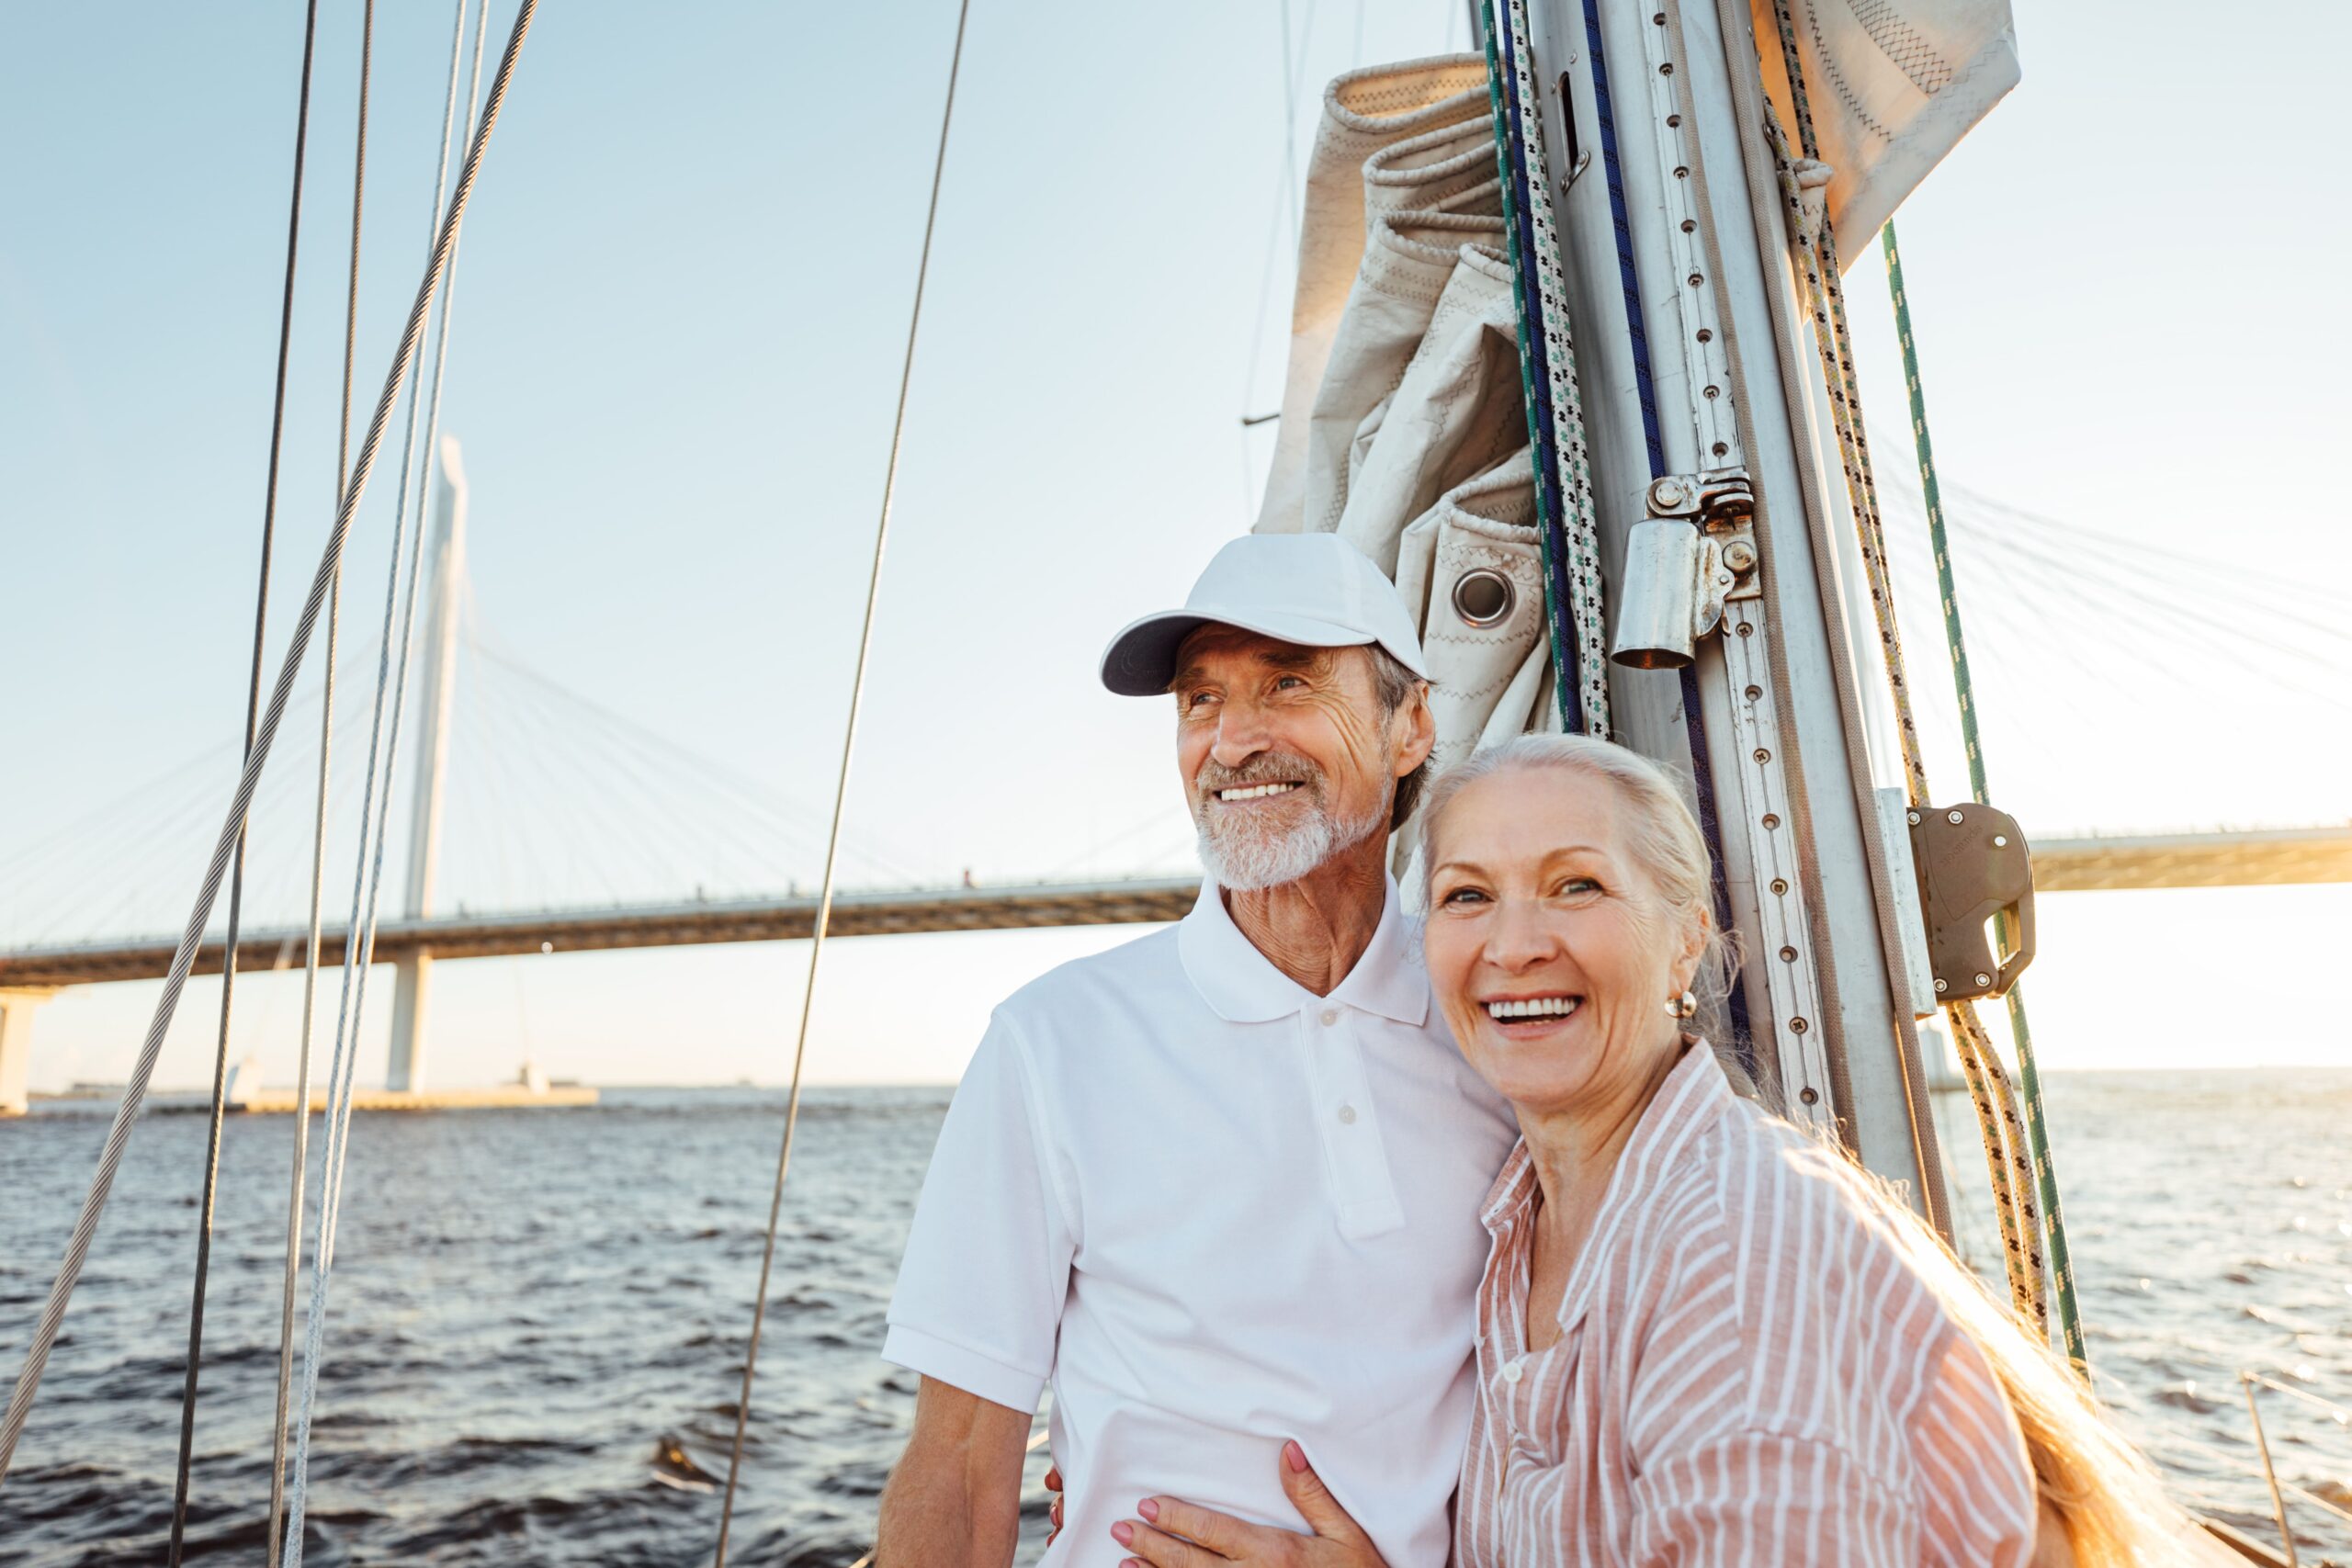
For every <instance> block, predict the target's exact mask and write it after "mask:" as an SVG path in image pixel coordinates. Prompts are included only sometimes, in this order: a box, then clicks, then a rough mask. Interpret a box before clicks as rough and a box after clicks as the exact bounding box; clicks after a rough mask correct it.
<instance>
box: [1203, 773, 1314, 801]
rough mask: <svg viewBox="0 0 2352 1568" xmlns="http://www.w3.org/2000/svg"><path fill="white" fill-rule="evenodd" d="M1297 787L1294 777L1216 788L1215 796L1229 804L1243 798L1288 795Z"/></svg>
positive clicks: (1259, 798) (1258, 798) (1253, 798)
mask: <svg viewBox="0 0 2352 1568" xmlns="http://www.w3.org/2000/svg"><path fill="white" fill-rule="evenodd" d="M1298 787H1299V783H1298V781H1297V780H1295V779H1288V780H1283V781H1280V782H1277V783H1273V784H1235V785H1234V786H1233V787H1232V788H1230V789H1221V790H1218V791H1217V792H1216V797H1217V799H1219V800H1221V801H1223V802H1225V803H1226V804H1227V805H1228V806H1231V805H1236V804H1238V803H1239V802H1241V801H1245V800H1267V799H1271V798H1272V796H1274V795H1288V794H1289V793H1290V792H1291V791H1293V790H1295V789H1296V788H1298Z"/></svg>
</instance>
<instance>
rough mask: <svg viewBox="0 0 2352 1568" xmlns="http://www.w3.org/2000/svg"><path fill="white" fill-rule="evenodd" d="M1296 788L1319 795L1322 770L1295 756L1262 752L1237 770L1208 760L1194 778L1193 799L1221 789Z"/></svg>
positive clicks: (1289, 753) (1213, 793)
mask: <svg viewBox="0 0 2352 1568" xmlns="http://www.w3.org/2000/svg"><path fill="white" fill-rule="evenodd" d="M1251 784H1298V785H1300V786H1301V787H1303V788H1306V789H1310V790H1314V791H1316V792H1317V793H1318V794H1319V793H1320V792H1321V790H1322V787H1323V770H1322V769H1321V768H1318V767H1317V766H1316V765H1315V764H1314V763H1313V762H1310V761H1307V760H1306V758H1304V757H1301V756H1299V755H1297V754H1296V753H1295V752H1287V751H1261V752H1260V753H1259V754H1258V755H1257V756H1255V757H1252V758H1250V760H1249V761H1246V762H1244V763H1242V764H1241V765H1240V766H1239V767H1238V768H1228V767H1227V766H1226V765H1225V764H1224V763H1222V762H1220V761H1216V759H1215V758H1210V759H1208V760H1207V761H1204V762H1203V763H1202V764H1201V769H1200V772H1198V773H1194V774H1193V795H1194V796H1195V798H1197V799H1199V800H1202V801H1205V800H1207V799H1208V797H1209V796H1210V795H1215V794H1216V792H1217V791H1219V790H1221V789H1246V788H1248V787H1249V786H1250V785H1251Z"/></svg>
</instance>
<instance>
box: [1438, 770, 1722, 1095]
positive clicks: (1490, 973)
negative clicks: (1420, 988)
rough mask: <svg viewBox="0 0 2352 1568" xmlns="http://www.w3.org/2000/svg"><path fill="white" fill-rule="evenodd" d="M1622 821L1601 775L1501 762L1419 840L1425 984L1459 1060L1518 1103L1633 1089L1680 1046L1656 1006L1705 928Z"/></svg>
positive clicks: (1686, 973) (1679, 985) (1677, 988)
mask: <svg viewBox="0 0 2352 1568" xmlns="http://www.w3.org/2000/svg"><path fill="white" fill-rule="evenodd" d="M1619 815H1620V812H1619V807H1618V804H1617V795H1616V792H1615V790H1614V789H1613V788H1612V787H1611V785H1610V784H1609V783H1608V782H1607V781H1606V780H1604V779H1600V778H1595V777H1592V776H1591V775H1589V774H1585V773H1568V772H1565V771H1561V770H1556V769H1549V768H1507V769H1505V770H1504V771H1502V772H1501V773H1494V774H1490V775H1489V776H1487V777H1486V778H1483V779H1480V780H1478V781H1477V782H1476V783H1475V784H1470V785H1468V786H1467V787H1465V788H1464V790H1463V791H1462V793H1461V794H1460V795H1456V796H1454V798H1453V805H1452V807H1451V808H1450V809H1449V810H1448V811H1447V812H1446V814H1445V819H1444V823H1443V825H1442V830H1441V832H1440V834H1439V836H1438V838H1437V840H1436V841H1434V842H1433V843H1432V844H1431V845H1430V853H1431V854H1432V856H1433V857H1434V858H1435V863H1434V868H1433V871H1432V874H1431V876H1430V908H1429V923H1428V927H1427V930H1426V933H1425V936H1424V938H1423V942H1424V947H1425V951H1426V952H1427V953H1428V958H1429V972H1430V985H1431V987H1432V988H1433V989H1434V990H1435V992H1436V995H1437V998H1438V1004H1439V1006H1440V1007H1441V1008H1442V1010H1443V1011H1444V1013H1445V1018H1446V1021H1447V1023H1449V1024H1450V1025H1452V1026H1453V1038H1454V1040H1455V1041H1456V1042H1457V1043H1459V1044H1460V1046H1461V1048H1462V1055H1463V1056H1464V1058H1465V1059H1466V1060H1467V1061H1468V1062H1469V1064H1470V1065H1471V1066H1472V1067H1474V1068H1476V1070H1477V1072H1478V1075H1479V1076H1480V1077H1484V1078H1485V1079H1486V1080H1487V1082H1488V1083H1489V1084H1491V1085H1493V1086H1494V1088H1495V1089H1496V1091H1497V1092H1498V1093H1499V1094H1501V1095H1502V1096H1503V1097H1504V1098H1505V1099H1506V1100H1510V1101H1511V1102H1512V1103H1513V1104H1514V1105H1518V1106H1521V1107H1523V1108H1526V1109H1529V1110H1532V1111H1545V1112H1548V1111H1561V1110H1564V1109H1567V1108H1569V1107H1572V1106H1575V1105H1577V1104H1578V1103H1590V1102H1592V1101H1593V1100H1594V1098H1595V1097H1596V1096H1600V1097H1603V1098H1607V1097H1609V1096H1610V1091H1611V1089H1625V1090H1627V1091H1629V1092H1630V1091H1633V1090H1634V1089H1638V1088H1639V1086H1641V1085H1643V1084H1645V1083H1646V1082H1647V1081H1649V1079H1650V1078H1651V1077H1652V1075H1653V1073H1654V1071H1655V1069H1656V1068H1657V1066H1658V1063H1659V1060H1660V1058H1661V1057H1662V1056H1663V1055H1668V1054H1670V1053H1672V1052H1673V1051H1674V1050H1675V1048H1676V1047H1677V1045H1678V1044H1679V1041H1680V1029H1679V1025H1678V1023H1677V1022H1676V1021H1675V1020H1674V1019H1673V1018H1672V1017H1670V1016H1668V1013H1667V1010H1666V1001H1667V998H1668V997H1671V996H1676V995H1679V993H1680V992H1681V991H1682V990H1683V989H1684V988H1685V987H1687V985H1688V984H1689V979H1690V976H1691V971H1692V969H1693V967H1694V966H1695V964H1696V962H1697V958H1698V954H1699V951H1700V948H1701V945H1702V943H1703V942H1704V940H1705V930H1704V927H1703V925H1702V924H1700V923H1699V922H1698V921H1696V920H1691V919H1678V917H1677V915H1676V914H1675V912H1674V911H1672V910H1671V909H1669V908H1667V907H1666V905H1665V903H1664V901H1663V900H1662V899H1661V898H1660V897H1659V895H1658V893H1657V889H1656V888H1655V887H1654V886H1651V884H1650V880H1649V878H1648V876H1647V875H1646V874H1645V873H1644V872H1643V870H1642V868H1641V867H1640V866H1639V865H1638V864H1636V863H1634V860H1633V858H1632V856H1631V855H1629V854H1628V853H1627V852H1626V851H1625V848H1624V845H1623V835H1622V834H1621V833H1620V831H1619V823H1618V817H1619ZM1685 927H1692V928H1695V929H1691V930H1685V929H1683V928H1685Z"/></svg>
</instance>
